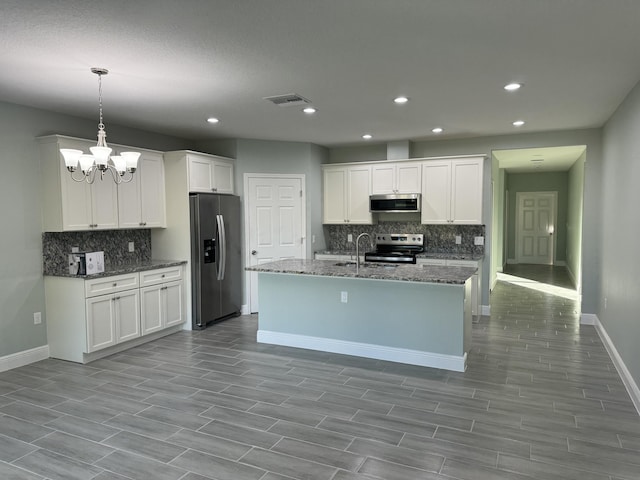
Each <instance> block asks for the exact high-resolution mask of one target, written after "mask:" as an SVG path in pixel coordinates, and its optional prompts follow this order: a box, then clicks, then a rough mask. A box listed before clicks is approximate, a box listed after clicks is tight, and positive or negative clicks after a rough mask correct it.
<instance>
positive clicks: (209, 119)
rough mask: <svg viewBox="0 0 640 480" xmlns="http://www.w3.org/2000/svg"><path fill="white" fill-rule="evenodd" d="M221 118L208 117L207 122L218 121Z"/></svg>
mask: <svg viewBox="0 0 640 480" xmlns="http://www.w3.org/2000/svg"><path fill="white" fill-rule="evenodd" d="M219 121H220V120H218V119H217V118H216V117H209V118H207V122H209V123H218V122H219Z"/></svg>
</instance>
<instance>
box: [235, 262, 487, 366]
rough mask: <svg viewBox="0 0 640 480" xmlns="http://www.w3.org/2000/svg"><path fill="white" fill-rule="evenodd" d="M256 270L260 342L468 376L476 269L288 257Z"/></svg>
mask: <svg viewBox="0 0 640 480" xmlns="http://www.w3.org/2000/svg"><path fill="white" fill-rule="evenodd" d="M247 270H251V271H255V272H258V283H259V304H260V312H259V317H258V338H257V340H258V342H262V343H270V344H276V345H286V346H291V347H299V348H307V349H311V350H321V351H327V352H333V353H342V354H347V355H355V356H361V357H369V358H376V359H381V360H389V361H394V362H400V363H407V364H412V365H422V366H428V367H434V368H443V369H447V370H455V371H464V370H465V368H466V357H467V352H468V351H469V347H470V344H471V320H472V319H471V308H470V302H469V298H470V291H471V282H470V278H471V277H472V276H473V274H474V273H475V269H473V268H465V267H447V266H434V265H425V266H421V265H397V266H395V265H393V266H392V265H387V264H380V263H372V264H369V263H365V264H363V265H361V266H360V268H359V270H358V271H356V267H355V265H354V264H352V263H350V262H336V261H334V260H299V259H288V260H281V261H276V262H270V263H265V264H262V265H257V266H254V267H249V268H247Z"/></svg>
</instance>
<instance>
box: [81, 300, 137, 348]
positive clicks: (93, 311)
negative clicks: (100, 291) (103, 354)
mask: <svg viewBox="0 0 640 480" xmlns="http://www.w3.org/2000/svg"><path fill="white" fill-rule="evenodd" d="M139 336H140V293H139V291H138V289H135V290H126V291H124V292H121V293H118V294H113V295H101V296H99V297H93V298H88V299H87V353H91V352H95V351H96V350H100V349H102V348H106V347H110V346H112V345H115V344H117V343H121V342H126V341H127V340H131V339H133V338H137V337H139Z"/></svg>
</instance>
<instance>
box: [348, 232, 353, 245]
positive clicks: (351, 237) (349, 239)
mask: <svg viewBox="0 0 640 480" xmlns="http://www.w3.org/2000/svg"><path fill="white" fill-rule="evenodd" d="M347 242H349V243H351V242H353V235H351V234H350V233H349V234H347Z"/></svg>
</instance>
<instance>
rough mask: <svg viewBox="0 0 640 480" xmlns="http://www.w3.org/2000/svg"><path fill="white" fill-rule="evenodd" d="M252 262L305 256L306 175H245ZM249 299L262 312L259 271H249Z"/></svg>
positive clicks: (248, 251) (251, 263)
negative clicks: (259, 295)
mask: <svg viewBox="0 0 640 480" xmlns="http://www.w3.org/2000/svg"><path fill="white" fill-rule="evenodd" d="M245 198H246V207H245V212H246V219H247V221H246V223H247V239H248V244H247V246H248V248H247V253H248V258H247V260H246V263H247V264H248V265H252V266H253V265H259V264H262V263H267V262H271V261H275V260H282V259H285V258H305V256H306V255H305V251H306V249H305V245H306V243H305V238H304V237H305V234H304V232H305V217H304V214H305V209H304V205H305V200H304V175H282V176H276V175H259V174H255V175H253V174H246V175H245ZM248 287H249V288H248V297H249V298H248V300H249V307H250V309H251V312H252V313H254V312H257V311H258V274H257V273H255V272H249V282H248Z"/></svg>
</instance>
